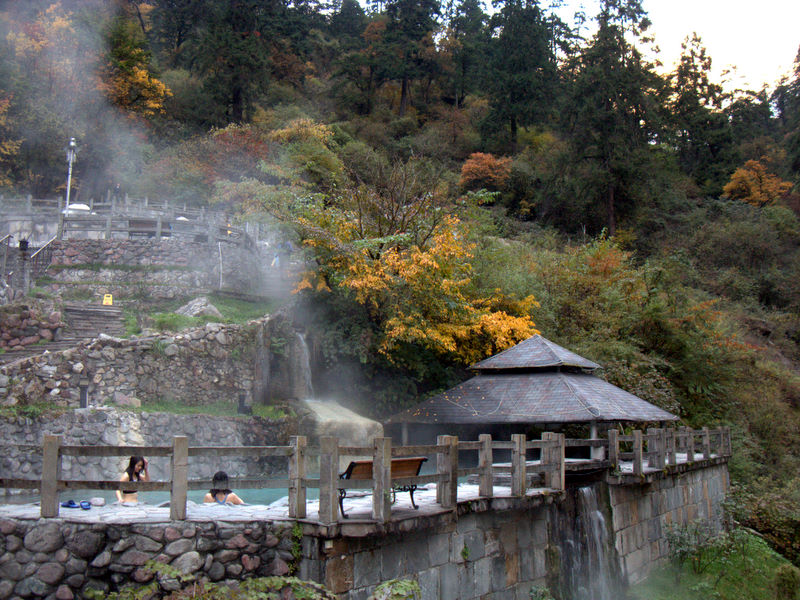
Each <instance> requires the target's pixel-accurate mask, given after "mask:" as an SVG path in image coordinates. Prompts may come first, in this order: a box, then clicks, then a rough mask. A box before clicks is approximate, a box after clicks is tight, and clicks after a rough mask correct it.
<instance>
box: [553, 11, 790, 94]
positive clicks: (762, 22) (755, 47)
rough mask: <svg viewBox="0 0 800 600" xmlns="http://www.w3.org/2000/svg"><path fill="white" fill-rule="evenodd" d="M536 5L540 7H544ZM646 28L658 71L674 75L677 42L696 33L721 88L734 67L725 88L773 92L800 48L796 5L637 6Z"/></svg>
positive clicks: (567, 14) (678, 50) (564, 13)
mask: <svg viewBox="0 0 800 600" xmlns="http://www.w3.org/2000/svg"><path fill="white" fill-rule="evenodd" d="M564 4H565V7H564V8H563V9H561V10H559V14H561V15H562V18H564V19H565V20H568V21H571V15H572V14H573V13H574V12H575V10H577V9H580V7H581V6H582V5H583V6H584V10H585V12H586V15H587V16H588V17H589V18H591V17H593V16H594V15H595V14H596V13H597V10H596V6H597V4H596V0H565V1H564ZM546 5H547V3H546V2H542V6H546ZM642 5H643V6H644V9H645V10H646V11H647V14H648V16H649V17H650V20H651V21H652V23H653V24H652V26H651V27H650V29H649V33H650V35H653V36H654V37H655V41H656V44H657V45H658V46H659V48H660V49H661V54H660V55H659V58H660V60H661V62H663V63H664V70H665V71H667V72H669V71H672V70H674V67H675V64H676V63H677V61H678V58H679V57H680V54H681V42H683V40H684V39H685V38H686V37H687V36H690V35H691V34H692V32H697V34H698V36H699V37H700V38H701V40H702V42H703V45H704V46H705V47H706V50H707V53H708V55H709V56H710V57H711V59H712V71H713V78H714V80H715V81H716V82H718V83H722V75H721V73H722V71H723V70H725V69H730V68H731V67H734V66H735V67H736V73H735V75H734V74H732V75H729V76H728V79H729V82H728V83H727V84H725V88H726V89H727V90H729V91H732V90H734V89H736V88H743V89H754V90H760V89H761V87H762V86H763V84H765V83H766V84H767V86H768V87H769V88H770V89H774V87H775V85H776V83H777V81H778V80H779V79H780V78H781V77H782V76H784V75H787V76H789V75H791V73H792V66H793V63H794V59H795V56H796V55H797V50H798V47H800V0H758V1H757V2H752V1H751V0H642Z"/></svg>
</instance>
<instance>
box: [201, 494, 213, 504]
mask: <svg viewBox="0 0 800 600" xmlns="http://www.w3.org/2000/svg"><path fill="white" fill-rule="evenodd" d="M203 502H214V496H212V495H211V494H206V495H205V497H204V498H203Z"/></svg>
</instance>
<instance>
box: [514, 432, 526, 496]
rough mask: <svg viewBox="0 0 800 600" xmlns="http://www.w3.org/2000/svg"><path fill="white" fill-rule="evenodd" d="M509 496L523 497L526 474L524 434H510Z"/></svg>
mask: <svg viewBox="0 0 800 600" xmlns="http://www.w3.org/2000/svg"><path fill="white" fill-rule="evenodd" d="M511 444H512V445H513V447H512V449H511V495H512V496H524V495H525V488H526V483H527V481H526V479H527V474H526V472H525V467H526V463H525V454H526V447H525V444H526V442H525V434H524V433H512V434H511Z"/></svg>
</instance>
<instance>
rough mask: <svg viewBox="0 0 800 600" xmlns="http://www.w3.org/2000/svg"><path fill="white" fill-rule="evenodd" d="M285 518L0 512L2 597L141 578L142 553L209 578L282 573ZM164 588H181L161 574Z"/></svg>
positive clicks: (285, 568)
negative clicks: (98, 517)
mask: <svg viewBox="0 0 800 600" xmlns="http://www.w3.org/2000/svg"><path fill="white" fill-rule="evenodd" d="M293 542H294V540H293V538H292V531H291V526H290V525H289V524H286V523H280V522H277V523H270V522H268V523H265V522H258V523H247V524H246V525H242V524H231V523H225V522H198V523H190V522H174V521H173V522H167V523H150V524H148V523H140V524H115V525H106V524H93V525H87V524H78V523H70V522H68V521H65V520H61V519H52V520H37V521H34V520H12V519H3V520H0V551H1V552H0V554H1V555H2V558H0V600H5V599H6V598H12V597H14V598H55V599H57V600H72V598H83V597H85V592H86V591H88V590H90V589H94V590H99V591H101V592H104V593H105V592H108V591H111V590H118V589H119V588H120V587H121V586H122V585H125V584H127V583H138V584H145V583H147V582H149V581H151V580H152V579H153V576H154V575H153V574H152V573H151V572H150V571H148V570H147V569H145V568H144V564H145V563H146V562H147V561H148V560H155V561H158V562H161V563H166V564H170V565H171V566H172V567H174V568H176V569H178V570H180V571H181V572H182V573H184V574H187V575H189V574H193V575H197V576H200V575H203V576H205V577H206V578H208V579H210V580H211V581H223V580H228V579H242V578H243V577H247V576H269V575H286V574H287V573H288V572H289V568H290V565H291V563H292V561H293V555H292V544H293ZM161 587H162V589H165V590H175V589H179V584H178V583H177V581H175V580H161Z"/></svg>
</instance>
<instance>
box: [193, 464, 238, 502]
mask: <svg viewBox="0 0 800 600" xmlns="http://www.w3.org/2000/svg"><path fill="white" fill-rule="evenodd" d="M203 502H208V503H211V502H216V503H217V504H244V501H243V500H242V499H241V498H239V496H237V495H236V494H234V493H233V492H232V491H231V490H230V489H229V488H228V474H227V473H226V472H225V471H217V472H216V473H214V478H213V479H212V480H211V489H210V490H208V493H207V494H206V497H205V498H203Z"/></svg>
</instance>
